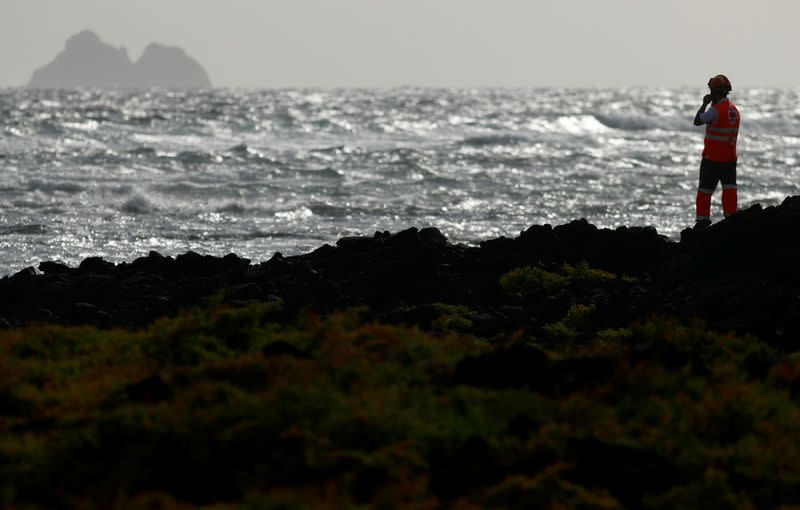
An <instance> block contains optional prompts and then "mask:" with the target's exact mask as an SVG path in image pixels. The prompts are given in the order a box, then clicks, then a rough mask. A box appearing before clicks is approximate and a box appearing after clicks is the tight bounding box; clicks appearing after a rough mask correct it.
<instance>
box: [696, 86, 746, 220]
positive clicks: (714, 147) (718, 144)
mask: <svg viewBox="0 0 800 510" xmlns="http://www.w3.org/2000/svg"><path fill="white" fill-rule="evenodd" d="M708 88H709V89H710V90H711V93H710V94H706V96H705V97H703V105H702V106H701V107H700V109H699V110H697V114H696V115H695V116H694V125H695V126H701V125H703V124H705V125H706V138H705V147H704V149H703V159H702V161H701V162H700V184H699V185H698V187H697V223H696V224H695V228H702V227H707V226H709V225H711V195H712V194H713V193H714V190H715V189H716V188H717V183H718V182H720V181H721V182H722V210H723V212H724V213H725V217H728V216H730V215H731V214H733V213H735V212H736V211H737V209H738V204H737V202H738V195H737V190H736V159H737V158H736V140H737V138H738V136H739V123H740V121H741V117H740V115H739V110H738V109H737V108H736V106H735V105H734V104H733V103H732V102H731V100H730V99H728V94H729V93H730V91H731V82H730V80H728V78H726V77H725V76H724V75H721V74H718V75H717V76H714V77H713V78H711V79H710V80H708ZM709 104H710V105H711V108H709V110H708V111H706V108H707V107H708V105H709Z"/></svg>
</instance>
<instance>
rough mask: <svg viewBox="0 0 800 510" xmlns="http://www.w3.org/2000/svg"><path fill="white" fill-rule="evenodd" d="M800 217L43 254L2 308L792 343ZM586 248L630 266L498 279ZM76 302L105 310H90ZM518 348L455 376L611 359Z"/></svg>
mask: <svg viewBox="0 0 800 510" xmlns="http://www.w3.org/2000/svg"><path fill="white" fill-rule="evenodd" d="M799 230H800V197H791V198H788V199H787V200H786V201H785V202H784V203H783V204H782V205H780V206H777V207H768V208H761V207H760V206H753V207H750V208H748V209H746V210H743V211H741V212H739V213H737V214H736V215H734V216H732V217H731V218H728V219H726V220H724V221H721V222H719V223H717V224H714V225H712V226H711V227H709V228H707V229H704V230H698V231H695V230H687V231H685V232H684V235H683V237H682V240H681V242H680V243H676V242H673V241H670V240H669V239H667V238H665V237H664V236H661V235H659V234H658V232H656V231H655V229H653V228H649V227H643V228H642V227H620V228H617V229H615V230H610V229H600V228H597V227H595V226H593V225H591V224H589V223H588V222H587V221H585V220H577V221H573V222H571V223H569V224H567V225H561V226H557V227H555V228H553V227H551V226H550V225H543V226H538V225H534V226H532V227H530V228H528V229H527V230H525V231H524V232H522V233H520V235H519V236H518V237H516V238H505V237H501V238H498V239H491V240H486V241H484V242H482V243H481V244H480V246H479V247H470V246H464V245H453V244H450V243H449V242H448V241H447V239H446V238H445V236H444V235H443V234H442V233H441V232H439V231H438V230H437V229H435V228H424V229H422V230H418V229H416V228H409V229H406V230H403V231H400V232H397V233H394V234H391V233H389V232H376V233H375V235H374V236H372V237H366V236H365V237H346V238H342V239H340V240H339V241H338V242H337V243H336V245H335V246H331V245H325V246H323V247H321V248H319V249H317V250H315V251H313V252H312V253H309V254H306V255H299V256H291V257H284V256H282V255H281V254H280V253H276V254H275V255H274V256H273V257H272V258H271V259H270V260H269V261H267V262H262V263H260V264H257V265H251V264H250V261H249V260H248V259H244V258H240V257H238V256H236V255H235V254H228V255H226V256H224V257H214V256H210V255H201V254H199V253H195V252H187V253H185V254H182V255H178V256H177V257H176V258H174V259H173V258H172V257H164V256H162V255H161V254H159V253H156V252H151V253H150V254H149V255H148V256H147V257H140V258H138V259H136V260H134V261H133V262H131V263H129V264H126V263H122V264H119V265H114V264H112V263H111V262H107V261H104V260H103V259H101V258H99V257H90V258H88V259H86V260H84V261H83V262H81V264H80V266H79V267H78V268H77V269H72V268H69V267H67V266H65V265H63V264H60V263H56V262H42V263H41V264H40V269H41V271H42V273H44V274H37V273H36V271H35V270H34V269H33V268H26V269H24V270H22V271H20V272H19V273H17V274H16V275H14V276H11V277H6V278H3V279H2V280H0V317H3V318H5V320H7V321H8V323H9V324H13V325H17V324H26V323H28V322H30V321H33V320H36V321H55V322H66V323H74V322H76V321H79V322H85V323H96V324H98V325H105V324H106V323H109V322H110V324H111V325H119V326H127V327H134V326H143V325H145V324H147V323H148V322H149V321H152V320H153V319H155V318H157V317H159V316H162V315H169V314H174V313H176V312H177V311H178V310H180V309H181V308H185V307H189V306H197V305H202V304H204V303H209V302H216V301H215V300H218V299H219V298H220V297H223V298H224V299H227V300H228V302H230V303H233V304H236V303H246V302H253V301H269V300H273V299H276V296H277V297H279V298H280V300H281V301H283V302H284V303H285V311H286V313H287V314H289V315H291V313H292V310H298V309H305V308H311V309H314V310H316V311H319V312H325V311H330V310H335V309H340V308H344V307H352V306H363V305H366V306H367V307H368V308H369V309H370V313H371V314H372V317H375V318H376V319H379V320H382V321H387V322H392V323H406V324H415V325H418V326H420V327H422V328H425V329H427V328H431V327H433V324H434V322H435V321H436V320H437V318H438V317H439V315H440V314H441V313H442V312H441V309H440V308H439V307H438V305H436V303H447V304H453V305H463V307H465V308H464V309H466V310H468V313H466V314H464V319H465V320H466V321H467V322H468V323H469V324H471V325H470V326H469V328H470V329H469V331H470V332H472V333H474V334H476V335H478V336H481V337H483V338H488V339H492V338H494V337H495V336H497V335H500V334H504V335H508V334H510V333H512V332H514V331H516V330H521V331H523V332H524V333H526V334H528V335H530V336H535V337H537V338H539V339H540V341H542V342H544V343H543V345H546V342H548V341H549V340H548V339H547V338H546V335H545V336H543V330H542V327H543V326H544V325H546V324H553V323H555V322H558V321H560V320H562V319H563V318H564V317H565V314H567V312H568V311H569V310H570V308H571V307H572V306H573V305H575V304H583V305H590V306H592V307H594V310H595V313H594V315H595V319H594V321H595V322H594V326H595V327H596V328H599V327H602V328H620V327H626V326H627V325H629V324H631V323H632V322H633V321H635V320H637V319H647V318H648V317H650V316H651V315H653V314H669V315H675V316H678V317H680V318H692V317H702V318H703V319H704V320H705V321H706V323H707V325H708V326H709V327H710V328H712V329H717V330H723V331H726V330H733V331H736V332H740V333H748V332H749V333H753V334H755V335H757V336H759V337H760V338H761V339H763V340H766V341H768V342H769V343H771V344H772V345H773V346H775V347H779V348H784V347H785V348H787V349H788V348H790V347H791V345H792V343H793V342H795V341H796V338H797V337H798V336H800V323H798V321H796V320H795V318H796V317H797V314H798V313H800V292H798V291H797V289H798V288H800V265H799V264H797V260H798V259H800V238H798V237H797V236H795V235H793V233H794V232H797V231H799ZM582 261H586V262H587V263H588V264H589V266H591V267H593V268H597V269H603V270H606V271H611V272H614V273H616V274H618V275H628V276H630V277H632V279H631V278H626V279H622V278H616V279H611V280H609V279H603V278H599V279H591V278H589V279H585V280H574V281H570V282H569V283H568V284H567V285H565V286H562V287H559V288H556V289H550V290H547V289H542V288H540V289H535V288H534V289H532V290H531V292H530V293H527V294H525V295H522V294H519V293H506V292H504V291H503V290H502V289H501V288H500V286H499V284H498V282H499V280H500V278H501V276H503V275H504V274H505V273H507V272H508V271H510V270H512V269H515V268H519V267H523V266H536V267H539V268H542V269H545V270H547V271H551V272H560V271H561V268H562V266H563V265H564V264H572V265H575V264H577V263H579V262H582ZM76 303H85V304H86V305H90V306H92V307H94V308H92V309H90V308H87V307H84V310H83V311H81V312H78V311H77V310H76V306H75V304H76ZM81 306H83V305H81ZM44 310H47V313H45V312H44ZM93 310H97V312H95V311H93ZM101 312H102V313H101ZM578 333H580V332H578ZM515 349H520V348H519V347H515ZM515 352H516V351H515ZM516 354H519V355H520V356H521V357H522V358H523V359H527V360H528V362H529V363H527V364H525V366H524V367H522V366H516V365H514V364H515V363H517V361H518V360H515V359H513V358H514V353H511V354H510V353H508V352H505V351H503V350H502V349H501V350H500V351H498V352H497V353H495V356H498V357H499V358H496V359H488V358H487V359H481V360H471V361H469V362H465V364H464V365H463V366H461V367H460V368H459V372H458V374H457V375H458V378H461V380H462V382H463V383H465V384H483V383H482V382H481V377H482V376H481V375H480V372H481V370H484V369H486V370H490V371H496V372H498V374H497V375H498V378H493V377H490V378H488V379H491V380H493V381H495V383H496V382H497V381H505V382H504V383H503V384H508V385H515V384H518V385H529V386H533V387H536V385H538V384H540V376H537V375H536V374H535V373H531V372H530V371H529V370H528V369H529V368H530V367H531V366H533V367H539V368H540V369H547V370H548V371H550V373H549V375H548V377H549V376H552V379H553V380H559V381H560V382H559V385H558V386H557V387H551V388H550V389H552V390H558V389H560V390H564V391H568V390H569V388H571V387H573V385H578V386H580V385H581V384H587V383H588V382H589V381H591V380H602V378H603V377H604V374H605V373H606V371H607V369H608V367H607V366H606V365H604V363H606V361H604V360H593V361H585V363H588V364H589V365H587V366H586V367H583V368H580V369H578V368H576V369H574V370H573V369H572V368H569V367H566V366H561V367H559V366H558V365H557V364H555V365H553V364H550V363H549V362H545V361H546V360H545V359H544V358H542V357H541V356H539V354H538V353H535V352H528V351H525V350H524V349H523V350H521V351H519V352H516ZM504 355H506V356H508V357H507V358H503V359H501V358H500V357H502V356H504ZM631 356H633V357H636V356H640V357H642V358H646V357H648V356H658V357H661V358H664V359H666V360H667V361H669V362H670V363H671V366H675V367H685V366H686V365H687V364H690V365H691V369H692V370H693V371H702V370H704V367H703V366H702V363H700V362H699V360H691V359H683V358H682V356H681V354H680V353H676V352H665V351H663V349H661V350H658V349H656V350H652V349H651V350H649V351H648V348H647V347H646V346H643V350H642V351H641V352H638V353H637V352H635V351H634V352H633V353H632V354H631ZM631 361H634V362H635V359H632V360H631ZM470 363H473V364H474V365H475V366H478V365H480V366H482V367H483V368H481V369H480V370H478V369H473V368H470V365H469V364H470ZM553 370H555V371H556V372H557V373H553V372H552V371H553ZM765 370H768V362H767V361H764V362H763V363H762V362H760V361H758V360H753V363H752V372H753V374H761V376H763V374H764V372H765ZM534 372H535V371H534ZM592 374H594V375H592Z"/></svg>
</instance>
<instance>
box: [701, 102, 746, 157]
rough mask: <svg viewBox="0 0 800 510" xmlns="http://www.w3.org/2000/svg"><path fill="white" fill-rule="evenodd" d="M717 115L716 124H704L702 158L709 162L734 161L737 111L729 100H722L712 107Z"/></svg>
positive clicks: (737, 124)
mask: <svg viewBox="0 0 800 510" xmlns="http://www.w3.org/2000/svg"><path fill="white" fill-rule="evenodd" d="M713 108H715V109H716V110H717V113H719V119H718V120H717V121H716V122H712V123H710V124H706V140H705V148H704V149H703V157H704V158H705V159H710V160H711V161H722V162H726V163H727V162H733V161H736V139H737V138H738V137H739V122H740V121H741V116H740V115H739V110H738V109H737V108H736V106H734V104H733V103H731V102H730V100H727V99H725V100H722V101H720V102H719V103H717V104H715V105H714V106H713Z"/></svg>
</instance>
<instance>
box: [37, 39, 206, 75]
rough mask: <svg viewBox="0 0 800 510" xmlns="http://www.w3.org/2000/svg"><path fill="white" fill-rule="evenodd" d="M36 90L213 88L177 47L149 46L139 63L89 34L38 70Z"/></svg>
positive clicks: (74, 42) (190, 59)
mask: <svg viewBox="0 0 800 510" xmlns="http://www.w3.org/2000/svg"><path fill="white" fill-rule="evenodd" d="M28 86H29V87H33V88H78V87H99V88H151V87H163V88H210V87H211V80H210V79H209V78H208V74H207V73H206V71H205V70H204V69H203V68H202V66H201V65H200V64H199V63H198V62H197V61H196V60H194V59H193V58H191V57H189V56H188V55H187V54H186V53H185V52H184V51H183V50H182V49H180V48H177V47H169V46H163V45H161V44H150V45H148V46H147V48H145V50H144V53H143V54H142V56H141V58H140V59H139V60H138V61H137V62H135V63H134V62H131V59H130V57H129V56H128V52H127V50H126V49H124V48H114V47H113V46H110V45H108V44H106V43H104V42H103V41H101V40H100V38H99V37H98V36H97V34H95V33H94V32H91V31H89V30H84V31H83V32H80V33H78V34H75V35H73V36H72V37H70V38H69V39H67V42H66V44H65V46H64V49H63V50H62V51H61V52H60V53H59V54H58V55H57V56H56V57H55V59H54V60H53V61H52V62H51V63H49V64H47V65H45V66H43V67H41V68H39V69H37V70H36V71H35V72H34V73H33V76H32V77H31V80H30V82H29V83H28Z"/></svg>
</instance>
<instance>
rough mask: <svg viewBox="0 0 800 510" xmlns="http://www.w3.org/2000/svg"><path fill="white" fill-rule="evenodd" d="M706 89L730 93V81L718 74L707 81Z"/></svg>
mask: <svg viewBox="0 0 800 510" xmlns="http://www.w3.org/2000/svg"><path fill="white" fill-rule="evenodd" d="M708 88H710V89H711V90H714V89H724V90H725V91H726V92H730V91H731V81H730V80H729V79H728V78H727V77H726V76H725V75H724V74H718V75H716V76H714V77H713V78H711V79H710V80H708Z"/></svg>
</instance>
